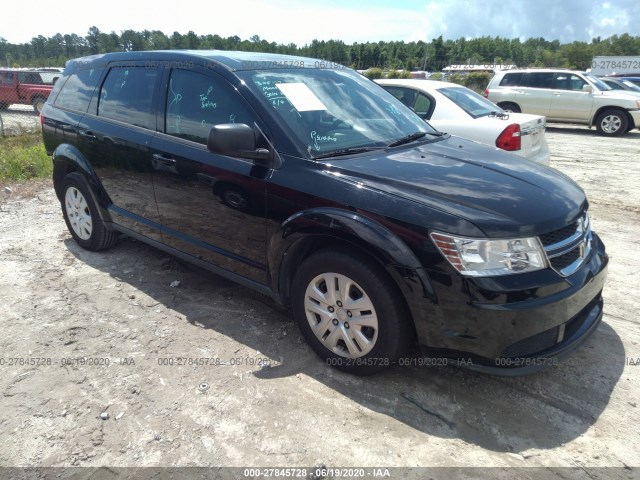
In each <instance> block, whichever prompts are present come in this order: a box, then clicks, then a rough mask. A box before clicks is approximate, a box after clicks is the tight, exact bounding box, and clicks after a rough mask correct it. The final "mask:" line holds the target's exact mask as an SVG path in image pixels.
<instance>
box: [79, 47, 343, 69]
mask: <svg viewBox="0 0 640 480" xmlns="http://www.w3.org/2000/svg"><path fill="white" fill-rule="evenodd" d="M140 60H141V61H149V62H163V63H166V62H176V63H177V64H180V62H182V63H195V64H198V65H205V66H206V64H207V62H217V63H219V64H222V65H224V66H225V67H227V68H228V69H229V70H231V71H238V70H260V69H269V68H273V69H278V68H280V69H285V68H323V69H324V68H326V69H331V68H346V67H344V66H342V65H340V64H338V63H334V62H330V61H327V60H321V59H315V58H308V57H301V56H293V55H284V54H280V53H264V52H241V51H233V50H232V51H228V50H145V51H136V52H113V53H104V54H98V55H91V56H88V57H82V58H76V59H74V60H69V61H68V62H67V67H69V66H71V68H73V69H76V68H78V67H79V66H81V67H82V68H95V67H101V66H106V64H107V63H109V62H126V61H140Z"/></svg>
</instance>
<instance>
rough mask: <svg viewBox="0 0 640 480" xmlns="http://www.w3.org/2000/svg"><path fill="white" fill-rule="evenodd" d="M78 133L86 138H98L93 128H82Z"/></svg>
mask: <svg viewBox="0 0 640 480" xmlns="http://www.w3.org/2000/svg"><path fill="white" fill-rule="evenodd" d="M78 134H79V135H80V136H81V137H84V138H86V139H87V140H95V139H96V136H95V135H94V133H93V132H92V131H91V130H80V131H79V132H78Z"/></svg>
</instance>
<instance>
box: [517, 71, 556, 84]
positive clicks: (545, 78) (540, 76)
mask: <svg viewBox="0 0 640 480" xmlns="http://www.w3.org/2000/svg"><path fill="white" fill-rule="evenodd" d="M522 84H523V86H526V87H533V88H553V72H532V73H525V74H523V82H522Z"/></svg>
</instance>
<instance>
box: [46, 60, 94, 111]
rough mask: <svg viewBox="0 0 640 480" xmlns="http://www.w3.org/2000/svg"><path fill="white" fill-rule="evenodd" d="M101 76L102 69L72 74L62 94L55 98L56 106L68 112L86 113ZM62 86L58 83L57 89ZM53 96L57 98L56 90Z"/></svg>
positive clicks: (61, 90) (62, 89) (61, 91)
mask: <svg viewBox="0 0 640 480" xmlns="http://www.w3.org/2000/svg"><path fill="white" fill-rule="evenodd" d="M101 75H102V69H101V68H96V69H90V70H80V71H78V72H74V73H72V74H71V75H69V78H68V79H67V81H66V82H64V84H62V88H61V89H60V93H59V94H58V96H57V97H55V98H56V99H55V101H54V105H55V106H56V107H59V108H63V109H66V110H72V111H74V112H81V113H85V112H86V111H87V108H88V107H89V101H90V100H91V96H92V95H93V91H94V90H95V88H96V85H98V81H99V80H100V76H101ZM60 84H61V82H58V83H56V87H57V86H58V85H60ZM52 96H55V90H54V92H53V93H52Z"/></svg>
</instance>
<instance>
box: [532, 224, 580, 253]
mask: <svg viewBox="0 0 640 480" xmlns="http://www.w3.org/2000/svg"><path fill="white" fill-rule="evenodd" d="M577 229H578V222H577V221H576V222H573V223H571V224H569V225H567V226H566V227H562V228H560V229H558V230H554V231H553V232H549V233H544V234H542V235H540V241H541V242H542V245H543V246H545V247H546V246H549V245H553V244H554V243H559V242H562V241H563V240H566V239H567V238H569V237H571V235H573V234H574V233H576V230H577Z"/></svg>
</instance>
